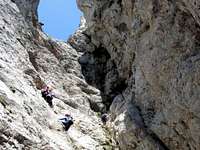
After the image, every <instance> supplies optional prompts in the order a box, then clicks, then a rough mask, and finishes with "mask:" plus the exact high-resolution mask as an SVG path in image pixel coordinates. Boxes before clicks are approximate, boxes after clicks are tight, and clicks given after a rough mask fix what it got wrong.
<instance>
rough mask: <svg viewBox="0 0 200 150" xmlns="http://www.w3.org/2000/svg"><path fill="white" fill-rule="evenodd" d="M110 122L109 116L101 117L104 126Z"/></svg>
mask: <svg viewBox="0 0 200 150" xmlns="http://www.w3.org/2000/svg"><path fill="white" fill-rule="evenodd" d="M108 120H109V117H108V114H102V115H101V121H102V123H103V124H104V125H106V123H107V121H108Z"/></svg>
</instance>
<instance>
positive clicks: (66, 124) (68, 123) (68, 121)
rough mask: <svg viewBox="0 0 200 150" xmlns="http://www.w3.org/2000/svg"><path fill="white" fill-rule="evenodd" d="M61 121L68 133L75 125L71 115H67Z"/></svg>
mask: <svg viewBox="0 0 200 150" xmlns="http://www.w3.org/2000/svg"><path fill="white" fill-rule="evenodd" d="M59 121H61V122H62V124H63V125H64V127H65V130H66V131H68V130H69V128H70V126H71V125H73V124H74V121H73V118H72V116H70V115H69V114H65V117H64V118H60V119H59Z"/></svg>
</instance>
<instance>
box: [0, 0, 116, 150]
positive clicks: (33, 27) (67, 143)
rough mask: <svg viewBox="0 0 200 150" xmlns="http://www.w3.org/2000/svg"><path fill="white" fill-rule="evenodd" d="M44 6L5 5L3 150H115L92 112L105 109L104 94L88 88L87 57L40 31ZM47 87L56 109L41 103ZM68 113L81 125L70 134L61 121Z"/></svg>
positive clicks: (1, 16)
mask: <svg viewBox="0 0 200 150" xmlns="http://www.w3.org/2000/svg"><path fill="white" fill-rule="evenodd" d="M38 3H39V1H38V0H31V1H30V0H0V149H1V150H14V149H17V150H21V149H25V150H37V149H38V150H71V149H72V150H74V149H81V150H82V149H85V150H97V149H98V150H103V149H111V148H112V147H113V143H112V138H111V137H110V135H109V134H108V131H107V130H106V129H105V128H103V127H102V123H101V121H100V119H99V117H98V116H97V114H96V113H95V112H94V111H93V110H91V108H92V107H94V109H102V108H103V107H104V105H103V103H102V100H101V97H100V91H99V90H97V89H95V88H94V87H91V86H90V85H88V84H87V83H86V82H85V80H84V77H83V75H82V74H81V67H80V65H79V63H78V58H79V57H80V55H81V53H79V52H77V51H76V50H75V49H74V48H72V47H71V46H70V45H69V44H67V43H65V42H59V41H56V40H54V39H51V38H49V37H48V36H47V35H45V34H44V33H43V32H42V31H41V30H40V25H39V23H38V19H37V6H38ZM43 85H51V86H52V87H53V89H54V93H55V95H56V98H54V100H53V104H54V107H53V108H50V107H49V105H48V104H47V102H46V101H45V100H44V99H43V98H42V97H41V94H40V89H41V88H42V86H43ZM94 105H95V106H94ZM66 113H69V114H71V115H72V117H73V118H74V119H75V122H74V125H73V126H72V127H71V128H70V129H69V131H68V132H66V131H64V130H63V127H62V125H61V123H60V122H59V121H58V119H59V118H61V117H63V115H64V114H66Z"/></svg>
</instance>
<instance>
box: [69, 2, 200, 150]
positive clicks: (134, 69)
mask: <svg viewBox="0 0 200 150" xmlns="http://www.w3.org/2000/svg"><path fill="white" fill-rule="evenodd" d="M77 2H78V6H79V8H80V9H81V10H82V11H83V12H84V16H85V18H86V27H85V28H84V29H82V30H81V31H78V32H77V33H76V34H75V35H74V37H76V39H79V41H81V40H80V39H82V41H81V46H82V47H83V48H82V49H84V47H85V49H86V50H87V51H86V52H85V53H84V54H83V55H82V56H81V58H80V59H79V62H80V64H81V67H82V72H83V75H84V76H85V78H86V81H87V82H88V83H89V84H91V85H93V86H95V87H97V88H98V89H100V91H101V96H102V100H103V102H104V104H105V106H106V109H107V110H110V113H111V127H112V128H113V133H114V136H115V139H116V140H117V141H118V143H119V146H120V147H121V149H123V150H132V149H137V150H141V149H145V150H155V149H173V150H190V149H191V150H194V149H200V142H199V141H200V132H199V130H200V109H199V108H200V82H199V81H200V20H199V17H200V16H199V15H200V11H199V6H200V1H198V0H174V1H171V0H101V1H100V0H77ZM78 36H79V37H80V38H78ZM72 39H73V37H72ZM84 41H85V42H84ZM69 43H70V44H71V45H72V46H73V47H75V48H76V47H79V45H78V44H80V42H77V40H75V41H72V40H71V39H69Z"/></svg>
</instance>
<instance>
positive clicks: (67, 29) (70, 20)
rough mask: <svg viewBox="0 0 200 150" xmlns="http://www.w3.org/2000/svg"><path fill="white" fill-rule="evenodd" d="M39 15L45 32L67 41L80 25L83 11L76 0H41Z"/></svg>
mask: <svg viewBox="0 0 200 150" xmlns="http://www.w3.org/2000/svg"><path fill="white" fill-rule="evenodd" d="M38 15H39V21H40V22H42V23H44V26H43V30H44V32H45V33H47V34H48V35H50V36H51V37H54V38H56V39H59V40H64V41H66V40H67V39H68V37H69V35H71V34H73V33H74V31H75V30H76V29H77V27H78V26H79V23H80V17H81V16H82V13H81V12H80V10H79V9H78V8H77V5H76V0H40V4H39V8H38Z"/></svg>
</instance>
